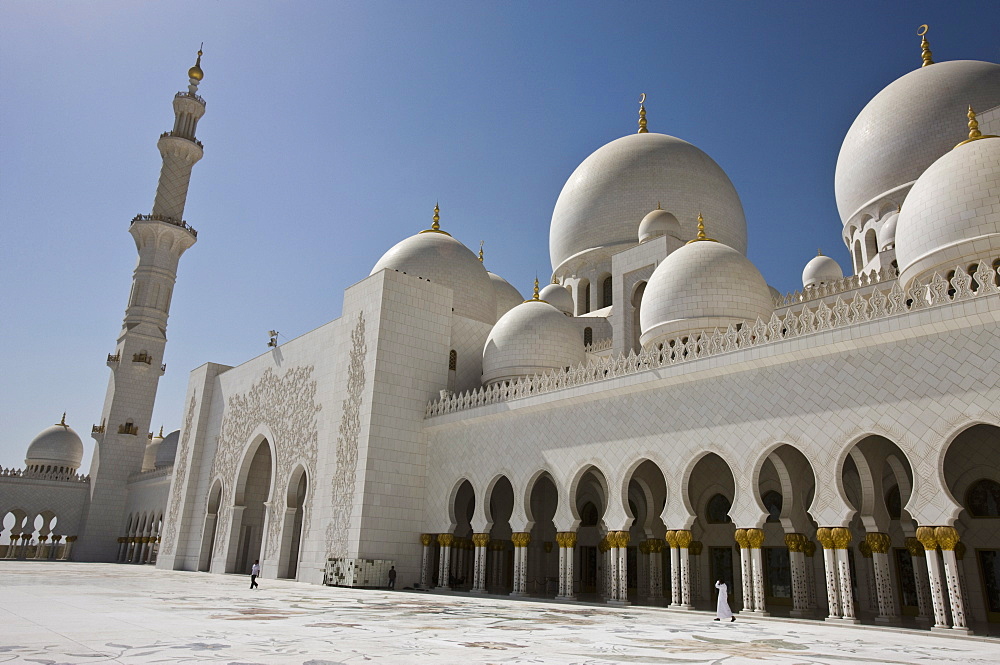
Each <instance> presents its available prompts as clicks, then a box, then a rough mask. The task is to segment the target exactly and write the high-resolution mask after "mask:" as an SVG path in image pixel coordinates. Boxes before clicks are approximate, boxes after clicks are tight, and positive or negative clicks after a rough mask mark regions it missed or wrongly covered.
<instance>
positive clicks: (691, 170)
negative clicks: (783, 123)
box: [549, 132, 747, 274]
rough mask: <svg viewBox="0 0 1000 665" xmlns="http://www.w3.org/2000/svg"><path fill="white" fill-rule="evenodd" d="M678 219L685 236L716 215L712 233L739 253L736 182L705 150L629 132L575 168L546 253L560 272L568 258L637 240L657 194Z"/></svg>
mask: <svg viewBox="0 0 1000 665" xmlns="http://www.w3.org/2000/svg"><path fill="white" fill-rule="evenodd" d="M657 200H659V201H666V202H669V205H668V206H667V207H669V208H670V210H671V211H672V212H673V213H674V215H676V216H677V219H679V220H681V227H682V233H683V236H682V237H685V238H693V237H694V235H695V231H696V228H695V218H696V217H697V216H698V213H699V212H700V211H703V212H704V213H705V217H706V218H708V219H714V220H717V223H716V226H715V227H714V228H713V233H714V234H715V237H716V238H718V239H719V240H720V241H721V242H724V243H726V244H728V245H730V246H731V247H735V248H736V249H737V250H739V251H740V252H745V251H746V247H747V224H746V218H745V217H744V215H743V205H742V204H741V203H740V197H739V196H738V195H737V193H736V188H735V187H733V183H732V182H731V181H730V180H729V177H728V176H727V175H726V173H725V171H723V170H722V168H721V167H720V166H719V165H718V164H716V163H715V161H714V160H713V159H712V158H711V157H709V156H708V155H707V154H705V153H704V152H703V151H702V150H700V149H699V148H697V147H696V146H694V145H691V144H690V143H688V142H687V141H683V140H681V139H678V138H675V137H673V136H667V135H666V134H656V133H652V132H650V133H646V134H630V135H628V136H623V137H622V138H620V139H616V140H614V141H612V142H611V143H608V144H607V145H604V146H602V147H601V148H598V149H597V150H596V151H595V152H594V153H592V154H591V155H590V156H589V157H587V158H586V159H585V160H583V162H581V163H580V165H579V166H578V167H577V168H576V170H575V171H573V173H572V174H571V175H570V177H569V179H568V180H567V181H566V184H565V185H564V186H563V188H562V191H561V192H560V193H559V198H558V200H557V201H556V205H555V208H554V209H553V211H552V223H551V225H550V227H549V255H550V257H551V259H552V269H553V271H554V272H556V273H557V274H558V273H559V272H560V267H561V266H562V265H563V263H565V262H566V261H567V260H568V259H570V258H571V257H574V256H577V255H582V254H584V253H585V252H588V251H591V250H600V252H599V253H600V254H601V259H600V260H605V259H606V257H607V256H610V254H611V253H614V252H616V251H621V250H622V249H625V248H627V247H629V246H632V245H634V244H635V239H636V238H637V237H638V230H639V220H641V219H642V217H643V216H644V215H645V214H646V213H647V212H649V205H650V203H651V202H652V201H657Z"/></svg>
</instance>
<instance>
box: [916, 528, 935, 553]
mask: <svg viewBox="0 0 1000 665" xmlns="http://www.w3.org/2000/svg"><path fill="white" fill-rule="evenodd" d="M917 540H919V541H920V544H921V545H923V546H924V550H925V551H928V552H933V551H934V550H936V549H937V545H938V543H937V538H935V537H934V527H932V526H918V527H917Z"/></svg>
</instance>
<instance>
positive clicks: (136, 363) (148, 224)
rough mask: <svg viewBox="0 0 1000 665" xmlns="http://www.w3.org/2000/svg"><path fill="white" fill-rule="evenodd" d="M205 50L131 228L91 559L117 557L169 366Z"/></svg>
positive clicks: (196, 156)
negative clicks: (147, 203)
mask: <svg viewBox="0 0 1000 665" xmlns="http://www.w3.org/2000/svg"><path fill="white" fill-rule="evenodd" d="M201 56H202V52H201V51H200V50H199V51H198V60H197V62H196V63H195V65H194V67H192V68H191V69H189V70H188V78H189V85H188V89H187V92H178V93H177V94H176V95H175V96H174V128H173V129H172V130H170V131H169V132H164V133H163V134H161V135H160V140H159V141H158V142H157V144H156V147H157V148H159V150H160V155H161V156H162V157H163V167H162V168H161V169H160V180H159V182H158V183H157V186H156V199H155V200H154V202H153V210H152V212H151V213H150V214H148V215H142V214H140V215H137V216H136V217H135V218H134V219H133V220H132V222H131V226H130V227H129V233H130V234H131V235H132V239H133V240H135V246H136V249H137V250H138V253H139V260H138V263H137V265H136V267H135V272H134V273H133V274H132V292H131V293H130V294H129V299H128V306H127V307H126V309H125V321H124V322H123V325H122V329H121V333H120V334H119V335H118V342H117V345H116V347H115V351H114V353H111V354H109V355H108V367H110V368H111V378H110V380H109V381H108V392H107V395H106V396H105V398H104V410H103V412H102V414H101V424H100V425H95V426H94V428H93V432H92V436H93V437H94V439H95V440H96V441H97V444H96V446H95V449H94V457H93V461H92V462H91V467H90V505H89V509H88V512H87V518H86V524H85V526H84V529H83V537H81V538H80V542H79V543H78V549H77V550H76V552H74V554H76V557H77V558H79V559H81V560H85V561H113V560H114V559H115V557H116V555H117V550H118V543H117V538H118V536H120V535H121V533H122V531H123V529H124V528H125V524H124V520H125V500H126V492H127V487H126V485H127V483H128V478H129V476H130V475H132V474H133V473H136V472H138V471H140V470H141V468H142V458H143V454H144V452H145V446H146V442H147V438H148V437H147V431H148V430H149V426H150V419H151V418H152V415H153V402H154V400H155V399H156V387H157V384H158V383H159V380H160V377H161V376H162V375H163V373H164V371H166V365H164V364H163V350H164V347H165V346H166V343H167V335H166V331H167V316H168V314H169V312H170V299H171V295H172V294H173V289H174V283H175V282H176V280H177V262H178V260H179V259H180V258H181V254H183V253H184V251H185V250H186V249H188V248H189V247H191V246H192V245H193V244H194V243H195V241H196V239H197V237H198V234H197V232H196V231H195V230H194V229H193V228H191V227H190V226H188V224H187V222H185V221H184V204H185V202H186V200H187V191H188V183H189V181H190V179H191V168H192V167H193V166H194V165H195V164H196V163H197V162H198V160H200V159H201V157H202V154H203V151H202V145H201V142H200V141H198V140H197V139H196V138H195V130H196V129H197V126H198V120H199V119H200V118H201V117H202V116H203V115H204V114H205V100H203V99H202V98H201V97H199V96H198V83H199V82H200V81H201V79H202V77H203V76H204V72H202V70H201Z"/></svg>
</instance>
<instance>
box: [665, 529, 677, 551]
mask: <svg viewBox="0 0 1000 665" xmlns="http://www.w3.org/2000/svg"><path fill="white" fill-rule="evenodd" d="M664 540H666V541H667V545H669V546H670V547H677V531H675V530H674V529H669V530H667V533H666V535H665V536H664Z"/></svg>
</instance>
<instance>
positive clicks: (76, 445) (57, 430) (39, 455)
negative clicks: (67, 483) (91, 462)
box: [24, 420, 83, 471]
mask: <svg viewBox="0 0 1000 665" xmlns="http://www.w3.org/2000/svg"><path fill="white" fill-rule="evenodd" d="M81 462H83V441H81V440H80V435H79V434H77V433H76V432H75V431H74V430H73V428H72V427H70V426H69V425H66V424H65V420H63V422H61V423H59V424H57V425H53V426H52V427H46V428H45V429H43V430H42V431H41V432H40V433H39V434H38V436H36V437H35V438H34V439H32V440H31V443H30V444H29V445H28V453H27V455H25V457H24V464H25V466H27V467H39V466H41V467H47V466H51V467H55V468H59V467H66V468H68V469H70V470H72V471H76V470H77V469H79V468H80V463H81Z"/></svg>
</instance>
